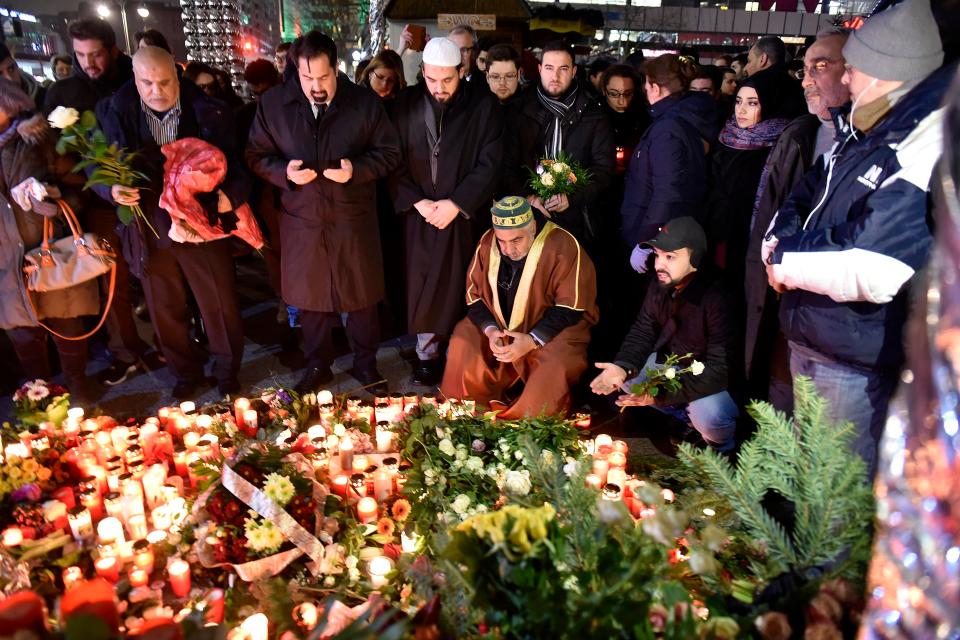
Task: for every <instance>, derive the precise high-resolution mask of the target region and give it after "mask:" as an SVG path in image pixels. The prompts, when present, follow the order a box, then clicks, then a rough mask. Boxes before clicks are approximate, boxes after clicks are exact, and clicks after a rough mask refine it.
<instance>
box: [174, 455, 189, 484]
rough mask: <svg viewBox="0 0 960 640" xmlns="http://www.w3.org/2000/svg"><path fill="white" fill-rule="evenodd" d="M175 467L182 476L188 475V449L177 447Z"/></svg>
mask: <svg viewBox="0 0 960 640" xmlns="http://www.w3.org/2000/svg"><path fill="white" fill-rule="evenodd" d="M173 468H174V470H175V471H176V472H177V475H178V476H180V477H181V478H185V477H186V476H187V450H186V449H179V448H178V449H175V450H174V452H173Z"/></svg>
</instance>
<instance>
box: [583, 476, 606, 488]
mask: <svg viewBox="0 0 960 640" xmlns="http://www.w3.org/2000/svg"><path fill="white" fill-rule="evenodd" d="M585 480H586V484H587V486H588V487H590V488H591V489H596V490H597V491H599V490H600V486H601V484H602V483H601V481H600V476H598V475H597V474H595V473H588V474H587V477H586V478H585Z"/></svg>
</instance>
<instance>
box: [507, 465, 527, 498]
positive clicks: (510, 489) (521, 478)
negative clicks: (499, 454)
mask: <svg viewBox="0 0 960 640" xmlns="http://www.w3.org/2000/svg"><path fill="white" fill-rule="evenodd" d="M530 486H531V485H530V472H529V471H527V470H523V471H507V472H506V473H505V474H504V475H503V490H504V491H506V492H507V493H511V494H513V495H515V496H525V495H527V494H528V493H530Z"/></svg>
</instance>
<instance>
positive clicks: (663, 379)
mask: <svg viewBox="0 0 960 640" xmlns="http://www.w3.org/2000/svg"><path fill="white" fill-rule="evenodd" d="M686 360H690V364H689V366H686V367H683V366H681V363H683V362H684V361H686ZM704 368H705V367H704V365H703V363H702V362H700V361H699V360H694V359H693V354H692V353H688V354H685V355H682V356H678V355H677V354H675V353H671V354H670V355H669V356H667V359H666V361H665V362H664V363H663V364H662V365H658V366H656V367H647V369H646V371H645V372H644V375H645V379H644V380H643V381H641V382H638V383H636V384H632V385H630V393H632V394H633V395H635V396H642V395H648V396H650V397H651V398H656V397H657V396H658V395H660V393H661V391H665V392H667V393H673V392H675V391H678V390H679V389H680V388H681V387H682V386H683V383H682V382H681V381H680V376H682V375H684V374H687V373H690V374H693V375H695V376H698V375H700V374H701V373H703V370H704Z"/></svg>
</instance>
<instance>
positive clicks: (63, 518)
mask: <svg viewBox="0 0 960 640" xmlns="http://www.w3.org/2000/svg"><path fill="white" fill-rule="evenodd" d="M43 519H44V520H45V521H47V522H49V523H50V524H51V525H53V527H54V528H55V529H65V528H66V527H67V526H68V525H67V505H66V504H64V503H63V502H61V501H60V500H47V501H46V502H44V503H43Z"/></svg>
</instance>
